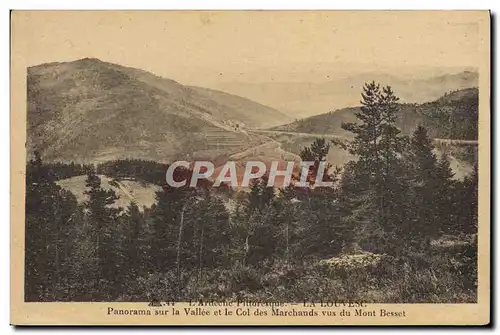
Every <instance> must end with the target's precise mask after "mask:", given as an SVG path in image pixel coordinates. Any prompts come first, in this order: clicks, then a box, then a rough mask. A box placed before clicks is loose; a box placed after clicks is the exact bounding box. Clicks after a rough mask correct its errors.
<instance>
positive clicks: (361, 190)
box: [342, 82, 407, 253]
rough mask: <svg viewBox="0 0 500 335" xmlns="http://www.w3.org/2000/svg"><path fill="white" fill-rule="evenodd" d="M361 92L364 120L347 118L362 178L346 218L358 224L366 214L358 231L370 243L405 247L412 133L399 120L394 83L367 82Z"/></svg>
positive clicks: (351, 147) (350, 145)
mask: <svg viewBox="0 0 500 335" xmlns="http://www.w3.org/2000/svg"><path fill="white" fill-rule="evenodd" d="M361 95H362V101H361V104H362V107H361V109H360V111H357V112H356V113H355V115H356V117H357V118H358V120H359V122H358V123H345V124H342V128H343V129H345V130H347V131H349V132H351V133H353V134H354V140H352V141H350V142H349V143H347V145H345V148H346V149H347V150H348V151H349V152H350V153H351V154H353V155H356V156H357V158H358V160H357V161H356V162H354V163H353V165H354V166H351V168H352V170H351V172H354V173H356V174H357V175H356V176H355V178H354V179H359V180H362V181H363V183H362V184H359V183H358V186H357V192H356V197H355V198H354V199H352V200H351V202H357V205H356V206H355V208H353V209H352V211H351V214H350V215H348V216H347V217H346V218H345V219H344V220H343V221H344V222H345V223H346V224H352V225H356V224H357V223H358V222H359V218H363V220H365V221H364V227H363V228H362V229H359V231H360V232H363V233H364V234H365V235H366V236H365V237H366V238H365V239H367V243H368V244H369V247H370V248H376V247H380V246H384V249H386V250H385V251H387V252H392V253H395V252H398V249H400V248H401V247H400V246H398V244H399V243H398V242H400V238H399V237H400V236H398V230H399V226H401V225H402V224H403V221H404V220H406V218H405V210H406V208H405V203H404V201H403V200H402V199H404V193H405V191H406V190H407V185H406V180H405V169H404V165H403V161H402V158H401V156H402V153H403V152H404V149H405V147H406V145H407V138H406V137H404V136H402V135H401V134H400V130H399V129H398V128H397V127H396V126H395V121H396V117H397V115H396V113H397V110H398V105H397V101H398V98H397V97H396V96H395V95H394V92H393V91H392V89H391V88H390V87H389V86H387V87H384V88H382V89H381V88H380V85H379V84H376V83H375V82H371V83H367V84H365V86H364V87H363V92H362V94H361ZM346 186H347V185H344V187H346ZM347 206H348V207H352V206H349V205H347ZM360 210H362V211H361V212H360Z"/></svg>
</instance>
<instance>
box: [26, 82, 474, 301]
mask: <svg viewBox="0 0 500 335" xmlns="http://www.w3.org/2000/svg"><path fill="white" fill-rule="evenodd" d="M362 103H363V107H362V108H361V109H360V110H359V111H358V112H356V117H357V118H358V122H356V123H347V124H344V125H343V128H344V129H345V130H346V131H349V132H351V133H352V134H353V136H354V137H353V140H352V141H343V142H327V141H326V140H324V139H317V140H316V141H315V142H314V143H313V144H312V145H311V146H307V147H304V148H303V150H302V152H301V155H300V156H301V158H302V159H303V160H309V161H315V162H316V163H317V164H316V165H315V166H313V167H312V168H311V170H310V174H311V180H312V179H313V177H314V176H315V172H316V170H317V168H318V165H319V162H320V161H323V160H325V158H326V155H327V153H328V151H329V149H330V147H331V146H332V145H336V146H340V147H341V148H342V149H345V150H347V151H349V152H350V153H351V154H352V155H354V156H355V157H356V159H355V160H352V161H350V162H349V163H348V164H346V165H345V166H343V167H339V168H337V169H331V170H330V171H333V172H332V173H331V174H330V175H328V176H327V178H329V179H330V180H332V181H334V182H335V183H334V185H335V186H334V187H328V188H320V187H314V185H313V184H312V183H311V185H310V186H309V187H298V186H293V184H292V186H290V187H287V188H281V189H276V188H272V187H267V182H266V181H267V179H266V176H264V177H262V178H261V179H259V180H255V181H254V182H253V183H252V184H251V187H250V189H249V190H248V191H245V190H238V189H231V188H229V187H223V188H221V187H218V188H216V187H212V186H211V185H210V183H208V182H207V183H205V184H203V185H201V186H200V187H198V188H190V187H181V188H173V187H170V186H168V185H167V184H165V183H164V176H165V172H166V169H167V165H165V164H160V163H155V162H150V161H141V160H122V161H112V162H106V163H102V164H99V165H96V166H92V165H89V166H83V165H76V164H63V163H58V164H46V163H44V162H43V160H42V158H41V156H40V154H36V155H35V157H34V158H33V159H32V160H30V161H29V162H28V163H27V168H26V255H25V300H26V301H151V300H161V301H187V300H195V299H246V300H258V301H287V302H290V301H298V302H299V301H303V300H308V301H311V300H318V301H319V300H321V299H323V300H325V299H332V300H340V299H344V300H358V301H360V300H361V301H366V302H408V303H410V302H474V301H476V285H477V234H476V233H477V223H478V218H477V199H478V197H477V191H478V178H477V177H478V170H477V164H476V165H475V169H474V172H473V174H472V175H470V176H468V177H466V178H465V179H464V180H456V179H454V178H453V172H452V170H451V168H450V165H449V162H448V159H447V157H446V155H444V156H442V157H437V156H436V154H435V153H434V152H435V151H434V147H433V142H432V139H431V138H430V137H429V136H428V134H427V130H426V128H425V127H423V126H418V127H417V128H416V129H415V131H414V132H413V134H412V135H411V136H406V135H403V134H402V133H401V132H400V130H399V129H398V128H397V127H396V126H395V120H396V117H397V113H398V106H399V104H398V98H397V97H396V96H395V95H394V93H393V91H392V90H391V88H390V87H380V86H379V85H378V84H376V83H373V82H372V83H368V84H366V85H365V87H364V88H363V92H362ZM182 173H185V174H186V175H187V176H189V174H190V171H188V170H184V171H182ZM82 174H86V175H87V181H86V186H87V190H86V192H85V194H86V195H87V200H86V201H85V202H84V203H80V204H79V203H77V201H76V198H75V196H74V195H73V194H72V193H71V192H69V191H67V190H64V189H62V188H60V187H59V186H58V185H57V184H56V180H58V179H62V178H67V177H68V176H74V175H82ZM100 174H104V175H107V176H112V177H113V178H134V179H136V180H142V181H145V182H150V183H155V184H159V185H161V186H162V190H161V191H159V192H157V194H156V203H155V204H154V205H153V206H152V207H151V208H139V206H138V205H137V204H136V203H130V205H129V206H128V207H127V208H115V207H112V206H110V205H111V204H113V203H114V202H115V201H116V199H117V196H116V194H115V193H114V192H113V191H112V190H106V189H103V188H102V187H101V180H100V178H99V175H100ZM228 200H231V201H228Z"/></svg>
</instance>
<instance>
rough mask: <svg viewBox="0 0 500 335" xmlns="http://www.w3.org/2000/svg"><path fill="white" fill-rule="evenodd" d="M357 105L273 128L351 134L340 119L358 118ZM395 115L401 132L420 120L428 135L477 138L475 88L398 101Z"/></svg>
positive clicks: (412, 128) (355, 119)
mask: <svg viewBox="0 0 500 335" xmlns="http://www.w3.org/2000/svg"><path fill="white" fill-rule="evenodd" d="M359 108H360V107H349V108H343V109H339V110H336V111H333V112H330V113H326V114H321V115H315V116H311V117H308V118H305V119H301V120H298V121H295V122H293V123H290V124H287V125H282V126H278V127H275V128H273V130H278V131H286V132H297V133H313V134H330V135H338V136H346V137H349V136H352V134H351V133H349V132H347V131H345V130H344V129H342V123H347V122H357V118H356V115H355V112H356V111H359ZM397 116H398V119H397V121H396V124H397V126H398V127H399V128H400V129H401V130H402V132H403V133H404V134H410V133H411V132H413V130H414V129H415V128H416V126H417V125H418V124H423V125H424V126H425V127H427V128H428V130H429V135H430V136H431V137H435V138H452V139H465V140H474V139H477V118H478V89H477V88H468V89H463V90H459V91H455V92H452V93H450V94H446V95H444V96H443V97H440V98H439V99H437V100H435V101H433V102H428V103H423V104H401V105H400V108H399V111H398V113H397Z"/></svg>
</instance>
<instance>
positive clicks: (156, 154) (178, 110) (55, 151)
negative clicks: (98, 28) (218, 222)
mask: <svg viewBox="0 0 500 335" xmlns="http://www.w3.org/2000/svg"><path fill="white" fill-rule="evenodd" d="M27 86H28V87H27V93H28V96H27V100H28V101H27V102H28V103H27V109H28V111H27V119H28V120H27V121H28V125H27V139H28V141H27V142H28V143H27V149H28V153H33V152H34V151H35V150H38V151H39V152H41V154H42V155H43V157H44V159H45V160H47V161H69V162H71V161H74V162H79V163H89V162H92V163H95V162H99V161H107V160H113V159H124V158H140V159H147V160H155V161H168V160H173V159H181V158H186V156H189V157H194V158H198V159H203V158H207V157H209V158H212V157H217V156H221V155H227V154H232V153H234V152H239V151H241V150H244V149H246V148H247V147H249V146H252V145H256V144H258V142H259V138H255V136H254V137H249V136H248V135H247V134H246V133H245V132H244V131H242V130H241V128H242V126H245V127H249V128H251V127H255V126H261V125H262V122H268V123H267V124H268V126H272V125H277V124H284V123H287V122H290V118H288V117H287V116H285V115H283V114H281V113H279V112H278V111H276V110H274V109H272V108H269V107H266V106H263V105H260V104H257V103H254V104H251V102H249V101H248V100H247V99H244V98H240V97H235V96H231V95H228V94H227V95H221V94H218V95H217V99H215V100H214V99H212V98H211V97H210V96H208V95H205V94H203V93H204V92H202V90H199V89H197V90H195V89H192V88H189V87H187V86H184V85H182V84H180V83H178V82H176V81H174V80H171V79H167V78H162V77H158V76H155V75H154V74H152V73H149V72H146V71H143V70H140V69H135V68H130V67H124V66H120V65H117V64H112V63H107V62H103V61H100V60H98V59H90V58H86V59H81V60H78V61H73V62H65V63H49V64H41V65H38V66H33V67H30V68H28V71H27ZM209 95H210V94H209ZM241 104H243V105H247V106H248V105H250V104H251V105H252V111H253V112H252V113H247V114H242V113H241V109H237V108H235V107H234V106H235V105H241ZM220 143H223V144H224V145H220Z"/></svg>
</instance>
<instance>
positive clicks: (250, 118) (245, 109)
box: [190, 86, 293, 128]
mask: <svg viewBox="0 0 500 335" xmlns="http://www.w3.org/2000/svg"><path fill="white" fill-rule="evenodd" d="M190 88H191V89H193V90H194V91H196V92H197V93H199V94H201V95H204V96H207V97H208V98H210V99H212V100H214V101H216V102H217V103H218V104H219V105H220V106H226V107H227V108H229V109H231V110H232V112H233V114H232V117H233V119H235V120H238V121H241V122H242V123H243V124H244V125H245V126H247V127H251V128H267V127H274V126H277V125H281V124H285V123H289V122H291V121H293V119H292V118H291V117H289V116H287V115H285V114H283V113H281V112H280V111H278V110H276V109H274V108H271V107H267V106H264V105H262V104H259V103H257V102H255V101H252V100H250V99H247V98H243V97H240V96H237V95H232V94H228V93H225V92H221V91H217V90H211V89H208V88H203V87H195V86H191V87H190Z"/></svg>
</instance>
